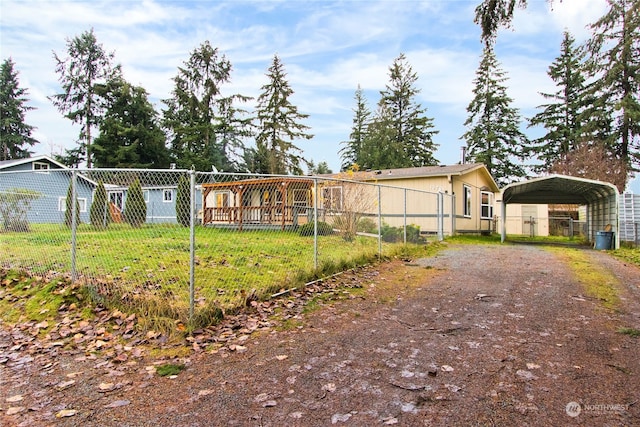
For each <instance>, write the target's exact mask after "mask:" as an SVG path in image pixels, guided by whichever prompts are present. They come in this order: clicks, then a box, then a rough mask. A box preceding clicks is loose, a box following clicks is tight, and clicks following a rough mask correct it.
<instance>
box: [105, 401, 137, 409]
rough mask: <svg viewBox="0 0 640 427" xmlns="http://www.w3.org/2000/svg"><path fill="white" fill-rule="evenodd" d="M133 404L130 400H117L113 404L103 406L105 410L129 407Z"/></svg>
mask: <svg viewBox="0 0 640 427" xmlns="http://www.w3.org/2000/svg"><path fill="white" fill-rule="evenodd" d="M130 403H131V402H130V401H129V400H116V401H113V402H111V403H109V404H108V405H105V406H103V407H104V408H119V407H121V406H127V405H129V404H130Z"/></svg>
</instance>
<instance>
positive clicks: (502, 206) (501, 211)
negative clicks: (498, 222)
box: [500, 200, 507, 243]
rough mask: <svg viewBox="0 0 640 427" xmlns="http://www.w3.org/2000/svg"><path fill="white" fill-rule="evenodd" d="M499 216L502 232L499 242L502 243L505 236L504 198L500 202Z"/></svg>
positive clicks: (505, 212) (505, 210)
mask: <svg viewBox="0 0 640 427" xmlns="http://www.w3.org/2000/svg"><path fill="white" fill-rule="evenodd" d="M500 216H501V217H502V234H501V237H500V242H502V243H504V241H505V239H506V238H507V204H506V203H505V201H504V200H503V201H502V203H500Z"/></svg>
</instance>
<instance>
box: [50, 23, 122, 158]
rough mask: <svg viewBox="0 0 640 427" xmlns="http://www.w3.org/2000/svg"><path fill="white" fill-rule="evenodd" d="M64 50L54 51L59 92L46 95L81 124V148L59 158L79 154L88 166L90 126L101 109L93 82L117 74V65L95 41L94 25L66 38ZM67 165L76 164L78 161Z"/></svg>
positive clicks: (98, 118)
mask: <svg viewBox="0 0 640 427" xmlns="http://www.w3.org/2000/svg"><path fill="white" fill-rule="evenodd" d="M67 53H68V57H67V58H65V59H60V57H59V56H58V55H57V54H56V53H55V52H54V53H53V57H54V59H55V61H56V72H57V73H58V74H59V75H60V77H59V81H60V84H61V85H62V93H59V94H56V95H53V96H50V97H49V99H50V100H51V102H52V103H53V105H55V106H56V107H57V108H58V110H59V111H60V112H61V113H63V114H65V117H66V118H68V119H70V120H71V121H72V122H74V123H80V124H81V126H82V127H81V130H80V138H79V140H80V147H79V148H80V150H79V151H77V152H74V153H68V154H71V155H70V156H69V155H68V156H64V157H62V158H63V159H66V158H67V157H68V159H75V158H77V157H78V154H80V155H81V159H80V160H82V158H84V159H86V161H87V167H88V168H90V167H91V165H92V162H93V153H92V151H91V149H92V147H91V142H92V141H91V128H92V127H95V126H97V125H98V124H99V123H100V119H101V118H102V113H103V109H102V106H101V103H100V102H98V99H97V95H96V85H97V84H100V83H102V84H104V83H106V82H107V81H109V80H111V79H113V78H115V77H116V76H118V75H120V66H119V65H117V66H115V67H114V66H112V61H113V58H114V54H113V53H107V52H105V51H104V49H103V47H102V45H101V44H98V41H97V39H96V36H95V34H94V33H93V29H91V30H90V31H85V32H84V33H82V34H81V35H80V36H76V37H74V38H73V39H70V40H69V39H67ZM67 165H68V166H77V163H76V164H67Z"/></svg>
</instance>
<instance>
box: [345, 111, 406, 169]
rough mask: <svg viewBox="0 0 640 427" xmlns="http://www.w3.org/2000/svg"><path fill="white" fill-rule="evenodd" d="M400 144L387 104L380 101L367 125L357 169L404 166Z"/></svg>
mask: <svg viewBox="0 0 640 427" xmlns="http://www.w3.org/2000/svg"><path fill="white" fill-rule="evenodd" d="M403 154H404V153H403V149H402V146H401V145H400V144H399V143H398V139H397V138H396V130H395V128H394V126H393V117H392V116H391V113H390V111H389V108H387V106H386V105H385V104H384V103H382V102H380V103H379V104H378V109H377V111H376V113H375V116H374V117H373V119H372V120H371V122H370V123H369V125H368V126H367V133H366V135H365V137H364V140H363V143H362V149H361V150H360V155H359V156H358V163H357V164H356V165H357V166H358V169H363V170H367V169H384V168H396V167H405V166H406V163H405V159H404V157H403Z"/></svg>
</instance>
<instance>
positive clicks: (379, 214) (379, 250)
mask: <svg viewBox="0 0 640 427" xmlns="http://www.w3.org/2000/svg"><path fill="white" fill-rule="evenodd" d="M378 256H379V257H382V187H381V186H379V185H378Z"/></svg>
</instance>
